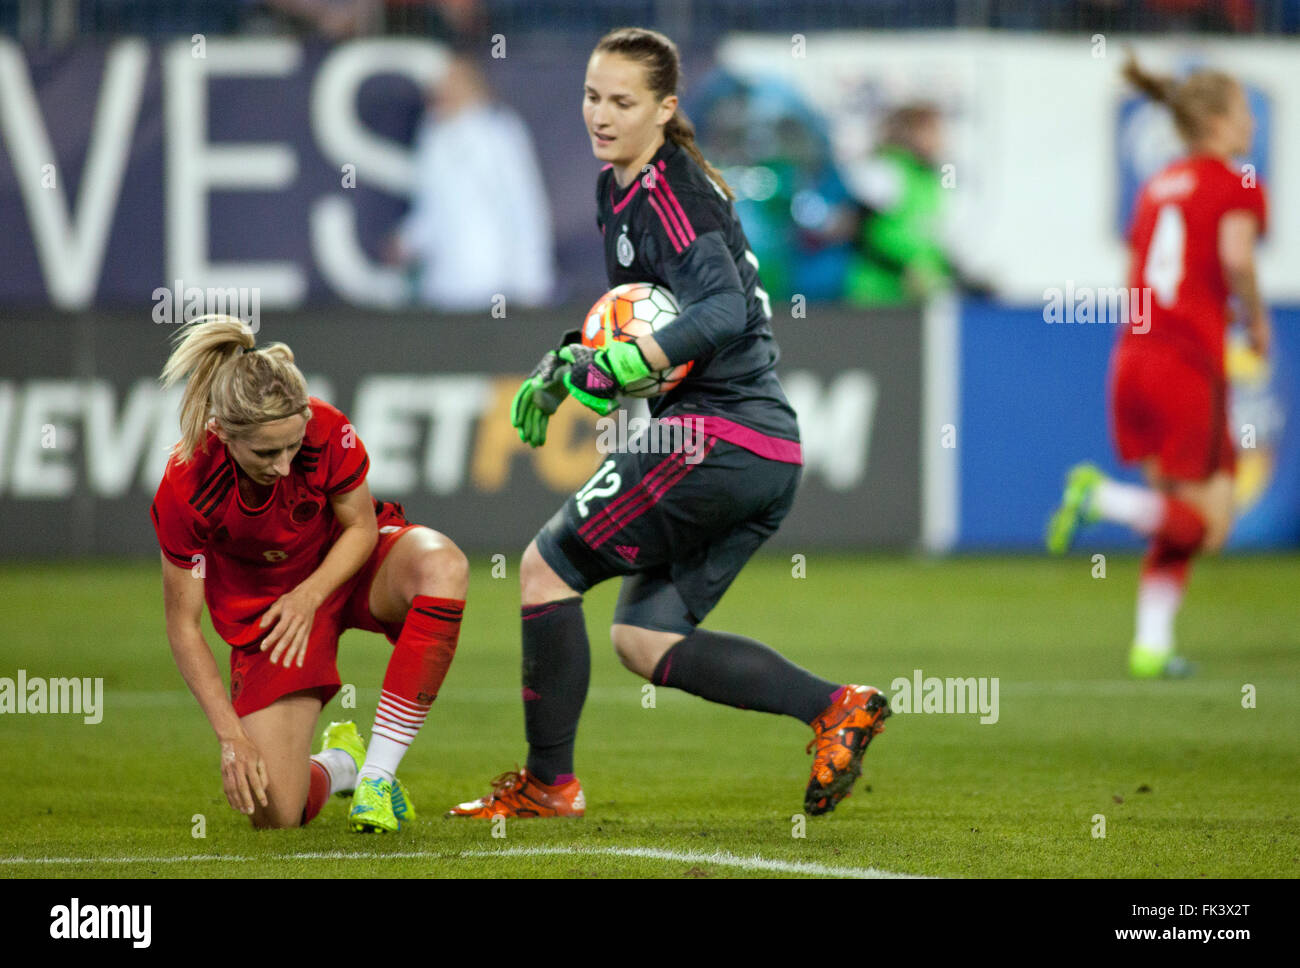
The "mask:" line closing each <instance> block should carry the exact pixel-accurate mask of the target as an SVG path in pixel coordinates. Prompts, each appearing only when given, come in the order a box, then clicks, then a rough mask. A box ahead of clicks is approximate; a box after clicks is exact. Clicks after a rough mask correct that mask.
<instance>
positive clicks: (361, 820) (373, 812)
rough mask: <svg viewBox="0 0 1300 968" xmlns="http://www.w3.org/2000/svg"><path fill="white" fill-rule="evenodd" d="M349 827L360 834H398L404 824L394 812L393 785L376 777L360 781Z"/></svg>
mask: <svg viewBox="0 0 1300 968" xmlns="http://www.w3.org/2000/svg"><path fill="white" fill-rule="evenodd" d="M348 825H349V826H351V828H352V829H353V830H354V831H355V832H356V833H359V834H375V833H381V834H382V833H389V834H392V833H397V831H398V830H399V829H400V828H401V826H402V824H401V821H399V820H398V819H397V815H396V814H395V813H394V812H393V785H392V784H391V783H389V782H388V781H387V780H384V779H377V778H374V777H366V778H364V779H362V780H360V781H358V783H357V789H356V791H355V792H354V793H353V794H352V810H351V811H350V812H349V813H348Z"/></svg>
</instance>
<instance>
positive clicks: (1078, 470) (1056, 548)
mask: <svg viewBox="0 0 1300 968" xmlns="http://www.w3.org/2000/svg"><path fill="white" fill-rule="evenodd" d="M1105 479H1106V475H1105V474H1103V473H1102V472H1101V469H1100V468H1098V467H1096V466H1095V465H1093V464H1075V465H1074V466H1073V467H1071V468H1070V473H1069V474H1067V475H1066V477H1065V493H1064V494H1063V495H1062V496H1061V506H1060V507H1058V508H1057V509H1056V512H1055V513H1054V514H1053V515H1052V520H1051V521H1049V522H1048V524H1047V550H1048V551H1050V552H1051V553H1052V554H1054V555H1063V554H1065V553H1066V552H1067V551H1069V550H1070V545H1071V544H1072V543H1073V542H1074V536H1075V534H1076V533H1077V532H1078V530H1079V525H1080V524H1082V523H1085V522H1091V521H1096V520H1097V516H1096V514H1094V513H1093V512H1092V511H1091V510H1089V509H1088V507H1087V505H1088V503H1089V501H1088V499H1089V498H1091V497H1092V492H1093V491H1094V490H1096V488H1097V485H1098V484H1100V483H1101V482H1102V481H1104V480H1105Z"/></svg>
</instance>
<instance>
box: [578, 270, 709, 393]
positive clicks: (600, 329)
mask: <svg viewBox="0 0 1300 968" xmlns="http://www.w3.org/2000/svg"><path fill="white" fill-rule="evenodd" d="M676 318H677V300H676V299H674V298H673V294H672V293H671V292H669V291H668V290H667V289H665V288H664V287H663V286H656V285H655V284H654V283H650V282H628V283H624V284H623V285H621V286H617V287H615V288H613V289H611V290H610V291H609V292H607V293H605V295H603V296H601V297H600V298H599V299H597V300H596V305H594V306H592V307H591V310H590V312H588V313H587V320H586V322H584V323H583V324H582V345H583V346H590V347H591V348H592V349H596V350H598V349H600V348H601V347H602V346H604V345H605V340H606V339H609V338H612V339H616V340H621V341H623V342H629V341H631V340H634V339H636V338H637V337H638V336H644V335H646V334H647V333H653V332H655V331H656V330H660V329H663V328H664V327H665V326H667V325H668V324H669V323H671V322H672V321H673V320H674V319H676ZM693 365H694V364H693V362H692V361H687V362H686V363H679V364H678V365H677V366H670V367H668V369H666V370H660V371H659V372H658V373H651V374H650V375H649V376H647V377H644V378H642V379H640V380H633V381H632V382H631V383H629V384H628V385H627V386H625V387H624V388H623V392H624V393H625V394H627V395H628V396H629V397H657V396H659V395H660V394H662V393H667V392H668V391H670V390H674V389H676V388H677V386H678V385H679V384H680V383H681V382H682V380H684V379H685V378H686V374H687V373H689V372H691V367H692V366H693Z"/></svg>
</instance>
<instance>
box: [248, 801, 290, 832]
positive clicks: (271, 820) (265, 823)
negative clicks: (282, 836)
mask: <svg viewBox="0 0 1300 968" xmlns="http://www.w3.org/2000/svg"><path fill="white" fill-rule="evenodd" d="M302 811H303V808H302V807H299V808H298V811H297V813H294V812H293V811H291V810H282V809H279V808H277V807H276V805H275V804H271V805H270V806H269V807H260V806H259V807H255V808H254V809H253V813H252V815H251V816H250V817H249V818H248V820H249V822H250V823H251V824H252V825H253V829H254V830H287V829H288V828H290V827H298V826H301V825H302Z"/></svg>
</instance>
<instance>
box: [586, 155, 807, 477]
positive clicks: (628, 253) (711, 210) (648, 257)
mask: <svg viewBox="0 0 1300 968" xmlns="http://www.w3.org/2000/svg"><path fill="white" fill-rule="evenodd" d="M596 205H597V210H596V224H597V225H598V226H599V227H600V230H601V233H602V234H603V235H604V237H605V272H606V275H608V277H609V284H610V287H611V288H612V287H614V286H619V285H622V284H623V283H628V282H652V283H656V284H658V285H661V286H664V287H666V288H667V289H668V290H669V291H670V292H672V294H673V296H674V297H675V298H676V300H677V304H678V306H679V307H680V309H681V315H679V316H678V317H677V318H676V319H675V320H673V322H672V323H670V324H669V325H668V326H666V327H665V328H663V329H661V330H659V331H658V332H657V333H656V334H655V339H656V340H657V341H658V343H659V345H660V346H661V347H662V348H663V351H664V353H665V354H666V355H667V357H668V359H669V361H671V362H672V363H674V364H677V363H685V362H686V361H688V360H693V361H694V362H695V366H694V367H693V368H692V369H691V372H690V374H689V375H688V376H687V378H686V379H685V380H683V381H682V383H681V385H680V386H678V387H677V388H676V389H675V390H673V391H671V392H670V393H666V394H664V395H663V396H661V397H656V398H654V399H651V400H650V401H649V403H650V412H651V414H652V415H653V416H655V417H660V418H667V417H672V416H681V417H691V418H692V420H693V421H694V420H697V419H698V421H699V424H700V425H701V426H702V429H704V430H705V431H706V432H707V433H710V434H713V435H714V436H717V437H719V438H721V439H723V440H727V441H730V442H732V443H735V444H738V445H740V446H741V447H744V448H746V449H747V450H751V451H753V452H754V453H757V454H760V455H762V456H764V457H769V458H772V459H775V460H782V461H786V462H789V463H802V455H801V450H800V447H799V443H798V441H799V424H798V421H797V420H796V418H795V413H794V410H793V409H791V407H790V404H789V402H788V401H787V400H786V398H785V393H784V391H783V390H782V389H781V384H780V381H779V380H777V377H776V363H777V360H778V359H779V357H780V350H779V349H778V348H777V345H776V340H775V339H774V338H773V336H772V326H771V316H772V313H771V308H770V306H769V305H768V297H767V293H765V292H764V291H763V288H762V286H761V285H760V284H759V280H758V270H757V266H758V259H757V258H756V257H755V256H754V253H753V252H752V251H751V250H750V248H749V241H748V240H747V239H746V238H745V231H744V229H742V228H741V225H740V219H739V218H737V217H736V211H735V208H734V207H733V206H732V204H731V202H730V201H728V199H727V197H726V196H725V195H723V194H722V192H721V191H720V190H719V189H717V188H716V187H715V186H714V184H713V182H712V181H711V180H710V179H709V177H708V176H707V175H706V174H705V173H704V171H703V170H702V169H701V168H700V166H699V165H698V164H696V162H695V160H694V159H693V158H692V157H691V156H690V154H689V153H687V152H686V151H683V150H682V149H681V148H680V147H678V146H677V144H676V143H675V142H673V141H671V140H665V142H664V144H663V146H662V147H660V149H659V150H658V151H657V152H656V153H655V155H654V157H653V158H652V159H651V160H650V163H649V165H648V166H647V168H646V169H643V171H642V173H641V174H640V175H638V176H637V178H636V180H635V181H633V182H632V183H631V184H630V185H628V186H627V187H626V188H620V187H619V185H618V182H617V181H616V180H615V179H614V172H613V169H612V168H611V167H610V166H608V165H607V166H606V167H605V169H604V170H603V171H602V172H601V173H600V178H599V180H598V181H597V183H596Z"/></svg>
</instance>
